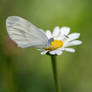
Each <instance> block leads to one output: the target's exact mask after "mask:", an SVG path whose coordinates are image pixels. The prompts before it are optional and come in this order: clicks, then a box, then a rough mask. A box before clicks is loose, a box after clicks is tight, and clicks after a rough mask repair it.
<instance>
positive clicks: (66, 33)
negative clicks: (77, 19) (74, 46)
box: [60, 27, 70, 35]
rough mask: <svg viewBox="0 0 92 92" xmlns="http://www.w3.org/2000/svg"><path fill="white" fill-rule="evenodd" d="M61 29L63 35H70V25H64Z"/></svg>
mask: <svg viewBox="0 0 92 92" xmlns="http://www.w3.org/2000/svg"><path fill="white" fill-rule="evenodd" d="M60 31H61V35H68V34H69V32H70V28H69V27H62V28H61V30H60Z"/></svg>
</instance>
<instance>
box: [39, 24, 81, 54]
mask: <svg viewBox="0 0 92 92" xmlns="http://www.w3.org/2000/svg"><path fill="white" fill-rule="evenodd" d="M69 33H70V28H69V27H61V28H59V27H58V26H57V27H55V28H54V30H53V33H51V32H50V31H49V30H47V31H46V35H47V37H48V39H49V41H50V42H49V43H50V44H49V45H48V47H43V49H42V52H41V54H42V55H45V54H47V53H48V54H51V55H61V54H62V53H63V51H68V52H75V49H73V48H68V47H70V46H73V45H80V44H82V41H80V40H76V39H78V38H79V37H80V33H72V34H69Z"/></svg>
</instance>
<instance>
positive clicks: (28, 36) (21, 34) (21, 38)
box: [6, 16, 49, 48]
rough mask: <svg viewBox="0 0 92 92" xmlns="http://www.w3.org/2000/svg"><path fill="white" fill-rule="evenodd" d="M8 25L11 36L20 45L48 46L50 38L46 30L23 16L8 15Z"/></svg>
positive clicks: (24, 46) (22, 46)
mask: <svg viewBox="0 0 92 92" xmlns="http://www.w3.org/2000/svg"><path fill="white" fill-rule="evenodd" d="M6 27H7V31H8V34H9V36H10V38H11V39H12V40H13V41H14V42H15V43H16V44H17V45H18V47H21V48H26V47H35V48H42V47H44V46H45V47H47V46H48V43H49V39H48V38H47V36H46V34H45V32H43V30H42V29H40V28H37V27H36V26H34V25H33V24H32V23H30V22H29V21H27V20H25V19H23V18H21V17H18V16H10V17H8V18H7V19H6Z"/></svg>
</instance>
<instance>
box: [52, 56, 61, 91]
mask: <svg viewBox="0 0 92 92" xmlns="http://www.w3.org/2000/svg"><path fill="white" fill-rule="evenodd" d="M51 61H52V69H53V77H54V81H55V87H56V92H61V91H60V85H59V79H58V71H57V62H56V56H55V55H51Z"/></svg>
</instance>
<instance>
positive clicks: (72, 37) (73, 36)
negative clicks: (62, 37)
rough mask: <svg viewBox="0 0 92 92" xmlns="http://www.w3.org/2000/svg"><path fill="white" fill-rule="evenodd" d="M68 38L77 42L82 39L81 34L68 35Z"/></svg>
mask: <svg viewBox="0 0 92 92" xmlns="http://www.w3.org/2000/svg"><path fill="white" fill-rule="evenodd" d="M68 37H69V41H71V40H75V39H78V38H79V37H80V33H72V34H70V35H68Z"/></svg>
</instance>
